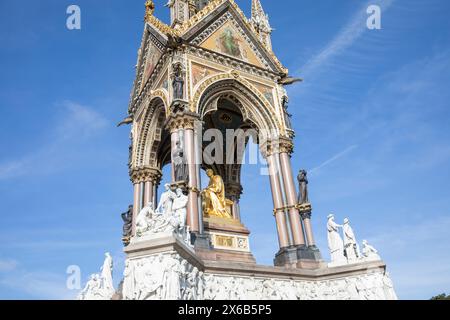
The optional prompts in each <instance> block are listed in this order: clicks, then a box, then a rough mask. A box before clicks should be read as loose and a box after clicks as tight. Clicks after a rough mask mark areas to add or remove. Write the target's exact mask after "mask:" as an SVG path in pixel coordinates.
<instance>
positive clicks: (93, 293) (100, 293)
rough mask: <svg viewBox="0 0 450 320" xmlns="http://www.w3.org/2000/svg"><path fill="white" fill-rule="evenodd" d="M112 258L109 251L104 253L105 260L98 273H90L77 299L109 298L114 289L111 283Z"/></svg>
mask: <svg viewBox="0 0 450 320" xmlns="http://www.w3.org/2000/svg"><path fill="white" fill-rule="evenodd" d="M112 272H113V260H112V257H111V254H110V253H108V252H107V253H106V254H105V260H104V262H103V266H102V268H101V270H100V273H95V274H93V275H91V277H90V278H89V281H88V282H87V283H86V286H85V287H84V289H83V290H82V291H81V292H80V294H79V295H78V297H77V299H78V300H110V299H111V298H112V296H113V295H114V293H115V292H116V290H115V289H114V285H113V277H112Z"/></svg>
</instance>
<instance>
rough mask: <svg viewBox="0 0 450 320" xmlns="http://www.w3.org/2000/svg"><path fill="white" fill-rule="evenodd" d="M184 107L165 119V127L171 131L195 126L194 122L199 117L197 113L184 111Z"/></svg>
mask: <svg viewBox="0 0 450 320" xmlns="http://www.w3.org/2000/svg"><path fill="white" fill-rule="evenodd" d="M186 110H188V109H187V108H185V109H184V110H182V111H177V112H175V113H171V114H170V115H169V117H168V119H167V121H166V128H167V129H168V130H169V131H170V133H173V132H175V131H177V130H180V129H191V130H193V129H194V128H195V122H196V121H199V119H200V117H199V115H198V114H197V113H195V112H191V111H186Z"/></svg>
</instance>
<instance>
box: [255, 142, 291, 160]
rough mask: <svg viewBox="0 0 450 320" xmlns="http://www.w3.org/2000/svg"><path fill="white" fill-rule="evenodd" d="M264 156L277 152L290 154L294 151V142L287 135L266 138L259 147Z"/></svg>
mask: <svg viewBox="0 0 450 320" xmlns="http://www.w3.org/2000/svg"><path fill="white" fill-rule="evenodd" d="M260 149H261V153H262V155H263V156H264V157H270V156H271V155H273V154H277V153H287V154H289V155H290V154H292V153H293V152H294V142H293V141H292V139H291V138H288V137H277V138H272V139H270V140H266V141H265V142H264V143H263V144H262V145H261V147H260Z"/></svg>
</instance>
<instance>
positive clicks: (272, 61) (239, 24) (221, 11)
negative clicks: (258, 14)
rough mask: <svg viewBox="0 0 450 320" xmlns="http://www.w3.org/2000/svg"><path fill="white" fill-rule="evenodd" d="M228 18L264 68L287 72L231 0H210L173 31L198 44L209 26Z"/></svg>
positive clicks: (202, 39)
mask: <svg viewBox="0 0 450 320" xmlns="http://www.w3.org/2000/svg"><path fill="white" fill-rule="evenodd" d="M231 20H233V21H232V22H233V23H232V24H233V25H234V27H235V28H236V29H240V30H239V31H240V33H241V35H242V36H243V37H244V38H245V39H246V42H247V45H249V46H250V47H251V48H252V49H253V50H252V51H253V53H251V54H255V55H256V56H258V58H259V60H260V62H261V63H263V65H264V66H265V68H266V69H270V70H272V71H273V72H276V73H281V74H287V73H288V70H287V69H286V68H284V66H283V65H282V64H281V62H280V61H279V60H278V59H277V57H276V56H275V55H274V53H273V52H272V50H270V49H269V48H267V47H266V46H265V45H264V44H263V43H262V42H261V41H260V40H259V38H258V36H257V31H256V30H255V28H254V27H253V25H252V24H251V23H249V21H248V19H247V18H246V16H245V15H244V13H243V12H242V10H241V9H240V8H239V7H238V6H237V4H236V3H235V2H234V1H233V0H212V1H211V2H210V3H209V4H208V5H207V6H206V7H205V8H203V9H202V10H201V11H199V12H198V13H197V14H196V15H194V16H193V17H191V19H189V20H188V21H186V22H185V23H183V24H182V25H181V26H180V27H178V28H177V29H175V30H174V32H173V34H176V35H177V36H179V37H181V38H182V39H183V40H184V41H186V42H189V43H192V44H194V45H201V44H202V43H203V42H204V40H206V39H207V38H209V37H210V36H211V32H212V31H211V30H214V28H216V29H217V27H221V26H222V25H223V24H225V23H230V22H231ZM219 51H220V50H219ZM225 51H229V50H225ZM220 53H223V52H220Z"/></svg>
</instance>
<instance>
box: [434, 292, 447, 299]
mask: <svg viewBox="0 0 450 320" xmlns="http://www.w3.org/2000/svg"><path fill="white" fill-rule="evenodd" d="M431 300H450V295H446V294H445V293H442V294H440V295H437V296H435V297H433V298H431Z"/></svg>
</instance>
